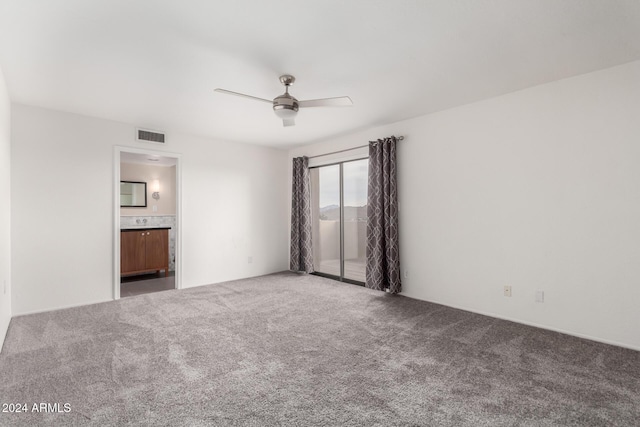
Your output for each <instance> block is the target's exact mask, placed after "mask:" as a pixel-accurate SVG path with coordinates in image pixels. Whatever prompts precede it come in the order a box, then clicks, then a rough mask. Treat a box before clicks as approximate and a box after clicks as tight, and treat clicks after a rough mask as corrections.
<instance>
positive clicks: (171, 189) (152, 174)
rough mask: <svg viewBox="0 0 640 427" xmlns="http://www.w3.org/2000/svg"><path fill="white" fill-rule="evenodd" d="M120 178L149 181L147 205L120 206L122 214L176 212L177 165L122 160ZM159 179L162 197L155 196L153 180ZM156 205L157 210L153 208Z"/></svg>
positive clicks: (140, 214) (148, 214)
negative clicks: (156, 164)
mask: <svg viewBox="0 0 640 427" xmlns="http://www.w3.org/2000/svg"><path fill="white" fill-rule="evenodd" d="M120 180H121V181H137V182H146V183H147V207H145V208H133V207H126V208H120V215H122V216H145V215H146V216H156V215H175V214H176V167H175V166H155V165H144V164H140V163H125V162H120ZM154 180H158V186H159V188H160V191H158V193H160V198H159V199H158V200H156V199H154V198H153V196H152V195H153V181H154ZM154 207H156V211H155V212H154V211H153V208H154Z"/></svg>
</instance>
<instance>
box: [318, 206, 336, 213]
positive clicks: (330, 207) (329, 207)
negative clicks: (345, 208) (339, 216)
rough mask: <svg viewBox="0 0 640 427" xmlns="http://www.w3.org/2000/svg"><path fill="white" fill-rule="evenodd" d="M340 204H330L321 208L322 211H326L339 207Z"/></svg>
mask: <svg viewBox="0 0 640 427" xmlns="http://www.w3.org/2000/svg"><path fill="white" fill-rule="evenodd" d="M339 207H340V206H338V205H329V206H324V207H321V208H320V213H324V212H326V211H330V210H332V209H338V208H339Z"/></svg>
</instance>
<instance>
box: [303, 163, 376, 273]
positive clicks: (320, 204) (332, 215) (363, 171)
mask: <svg viewBox="0 0 640 427" xmlns="http://www.w3.org/2000/svg"><path fill="white" fill-rule="evenodd" d="M368 166H369V160H368V159H361V160H354V161H349V162H343V163H338V164H333V165H329V166H320V167H316V168H312V169H311V210H312V215H313V228H312V233H313V236H312V238H313V256H314V269H315V271H316V272H317V273H320V274H323V275H328V276H331V277H335V278H337V279H339V280H347V281H355V282H359V283H364V281H365V266H366V258H365V251H366V231H367V172H368Z"/></svg>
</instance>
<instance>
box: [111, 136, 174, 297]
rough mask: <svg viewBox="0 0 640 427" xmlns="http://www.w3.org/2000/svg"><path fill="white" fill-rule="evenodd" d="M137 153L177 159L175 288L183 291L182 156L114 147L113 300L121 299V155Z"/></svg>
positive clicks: (141, 149)
mask: <svg viewBox="0 0 640 427" xmlns="http://www.w3.org/2000/svg"><path fill="white" fill-rule="evenodd" d="M121 153H135V154H147V155H150V156H160V157H171V158H173V159H176V230H175V233H176V262H175V269H176V270H175V287H176V289H182V155H181V154H178V153H171V152H168V151H156V150H151V149H146V148H135V147H125V146H119V145H116V146H114V147H113V299H114V300H118V299H120V154H121Z"/></svg>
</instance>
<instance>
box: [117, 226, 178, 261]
mask: <svg viewBox="0 0 640 427" xmlns="http://www.w3.org/2000/svg"><path fill="white" fill-rule="evenodd" d="M141 226H147V227H171V229H170V230H169V271H175V270H176V216H175V215H155V216H120V228H127V227H141Z"/></svg>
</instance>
